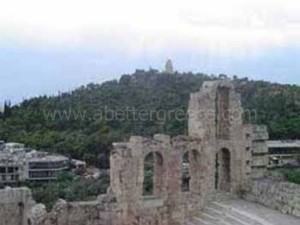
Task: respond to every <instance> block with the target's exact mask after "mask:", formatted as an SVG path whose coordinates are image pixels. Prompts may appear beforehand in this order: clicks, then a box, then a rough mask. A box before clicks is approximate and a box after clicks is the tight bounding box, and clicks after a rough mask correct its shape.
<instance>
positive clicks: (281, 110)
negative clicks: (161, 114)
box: [0, 69, 300, 167]
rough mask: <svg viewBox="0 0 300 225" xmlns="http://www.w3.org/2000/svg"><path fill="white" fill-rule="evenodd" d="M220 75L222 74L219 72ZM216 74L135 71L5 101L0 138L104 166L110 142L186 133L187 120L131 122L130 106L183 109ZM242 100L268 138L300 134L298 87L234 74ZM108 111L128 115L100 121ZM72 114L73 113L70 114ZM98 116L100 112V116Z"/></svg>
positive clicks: (151, 108)
mask: <svg viewBox="0 0 300 225" xmlns="http://www.w3.org/2000/svg"><path fill="white" fill-rule="evenodd" d="M221 76H222V77H223V76H224V75H221ZM213 79H217V77H216V76H208V75H205V74H192V73H175V74H164V73H159V72H158V71H156V70H152V69H151V70H149V71H143V70H137V71H136V72H135V73H134V74H132V75H123V76H122V77H121V78H120V80H119V81H117V80H112V81H108V82H105V83H103V84H89V85H87V86H82V87H80V88H78V89H76V90H74V91H72V92H69V93H62V94H60V95H59V96H51V97H49V96H41V97H37V98H32V99H28V100H25V101H23V102H22V103H21V104H20V105H17V106H10V105H9V104H6V107H5V108H6V110H5V113H3V114H1V115H0V116H1V119H0V139H4V140H5V141H14V142H23V143H25V144H26V145H27V146H30V147H34V148H37V149H43V150H46V151H51V152H59V153H62V154H65V155H70V156H72V157H74V158H81V159H84V160H87V161H88V162H89V163H93V164H95V165H97V166H101V167H108V160H107V159H108V157H107V156H108V154H109V150H110V146H111V143H112V142H114V141H123V140H126V139H127V138H128V137H129V136H130V135H144V136H150V135H152V134H154V133H167V134H170V135H177V134H187V119H186V118H185V119H184V120H176V119H175V116H174V115H173V114H172V115H171V116H170V117H168V118H167V119H166V120H163V119H162V118H156V117H155V118H152V119H146V120H135V119H133V118H134V112H133V111H129V112H128V109H134V110H147V111H148V112H149V111H153V110H155V111H161V110H166V111H171V110H183V111H184V112H186V110H187V106H188V100H189V94H190V93H191V92H195V91H197V90H198V89H199V87H200V86H201V84H202V83H203V82H204V81H206V80H213ZM233 80H234V83H235V86H236V88H237V90H238V91H239V92H240V93H241V95H242V104H243V106H244V107H245V108H247V109H255V110H257V118H256V119H255V121H252V122H254V123H264V124H266V125H268V128H269V132H270V137H271V138H272V139H296V138H300V115H299V112H300V87H299V86H296V85H280V84H274V83H269V82H264V81H250V80H248V79H247V78H242V79H239V78H237V77H234V79H233ZM109 110H119V111H122V110H123V111H126V110H127V118H126V119H124V120H120V119H103V118H102V119H101V118H100V115H104V114H105V113H104V112H106V113H107V111H109ZM74 113H75V114H74ZM102 117H103V116H102Z"/></svg>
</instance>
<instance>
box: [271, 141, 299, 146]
mask: <svg viewBox="0 0 300 225" xmlns="http://www.w3.org/2000/svg"><path fill="white" fill-rule="evenodd" d="M267 144H268V147H269V148H300V140H273V141H267Z"/></svg>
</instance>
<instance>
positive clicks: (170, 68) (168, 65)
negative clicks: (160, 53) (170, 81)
mask: <svg viewBox="0 0 300 225" xmlns="http://www.w3.org/2000/svg"><path fill="white" fill-rule="evenodd" d="M164 72H165V73H168V74H173V73H174V69H173V63H172V61H171V59H168V60H167V62H166V64H165V71H164Z"/></svg>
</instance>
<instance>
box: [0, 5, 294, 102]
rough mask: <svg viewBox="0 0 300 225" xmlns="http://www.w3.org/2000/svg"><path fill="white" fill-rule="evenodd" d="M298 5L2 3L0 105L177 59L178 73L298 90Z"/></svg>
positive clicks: (161, 66)
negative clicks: (293, 86) (286, 85)
mask: <svg viewBox="0 0 300 225" xmlns="http://www.w3.org/2000/svg"><path fill="white" fill-rule="evenodd" d="M299 12H300V2H299V1H298V0H285V1H282V0H226V1H224V0H218V1H217V0H209V1H207V0H206V1H201V0H184V1H182V0H180V1H179V0H151V1H150V0H148V1H144V0H108V1H102V0H84V1H83V0H81V1H79V0H49V1H48V0H9V1H7V0H0V103H1V102H3V101H4V100H5V99H11V100H12V101H13V102H14V103H16V102H19V101H21V100H22V99H23V98H28V97H30V96H36V95H41V94H57V93H58V91H68V90H72V89H74V88H75V87H77V86H80V85H83V84H87V83H89V82H103V81H106V80H110V79H113V78H119V77H120V75H121V74H123V73H131V72H133V71H134V70H135V69H136V68H144V69H148V68H149V67H150V66H151V67H153V68H157V69H162V68H163V65H164V63H165V61H166V59H168V58H171V59H172V60H173V63H174V67H175V69H176V70H178V71H194V72H204V73H208V74H210V73H214V74H220V73H225V74H228V75H234V74H236V75H239V76H248V77H250V78H253V79H264V80H269V81H274V82H280V83H290V84H300V76H299V71H300V13H299Z"/></svg>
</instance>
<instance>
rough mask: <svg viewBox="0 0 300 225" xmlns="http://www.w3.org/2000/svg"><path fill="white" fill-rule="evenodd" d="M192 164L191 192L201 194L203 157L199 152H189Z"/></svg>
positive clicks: (194, 150) (193, 150)
mask: <svg viewBox="0 0 300 225" xmlns="http://www.w3.org/2000/svg"><path fill="white" fill-rule="evenodd" d="M189 164H190V191H191V192H193V193H197V194H199V193H200V192H201V173H202V169H201V155H200V153H199V151H198V150H196V149H192V150H190V151H189Z"/></svg>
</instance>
